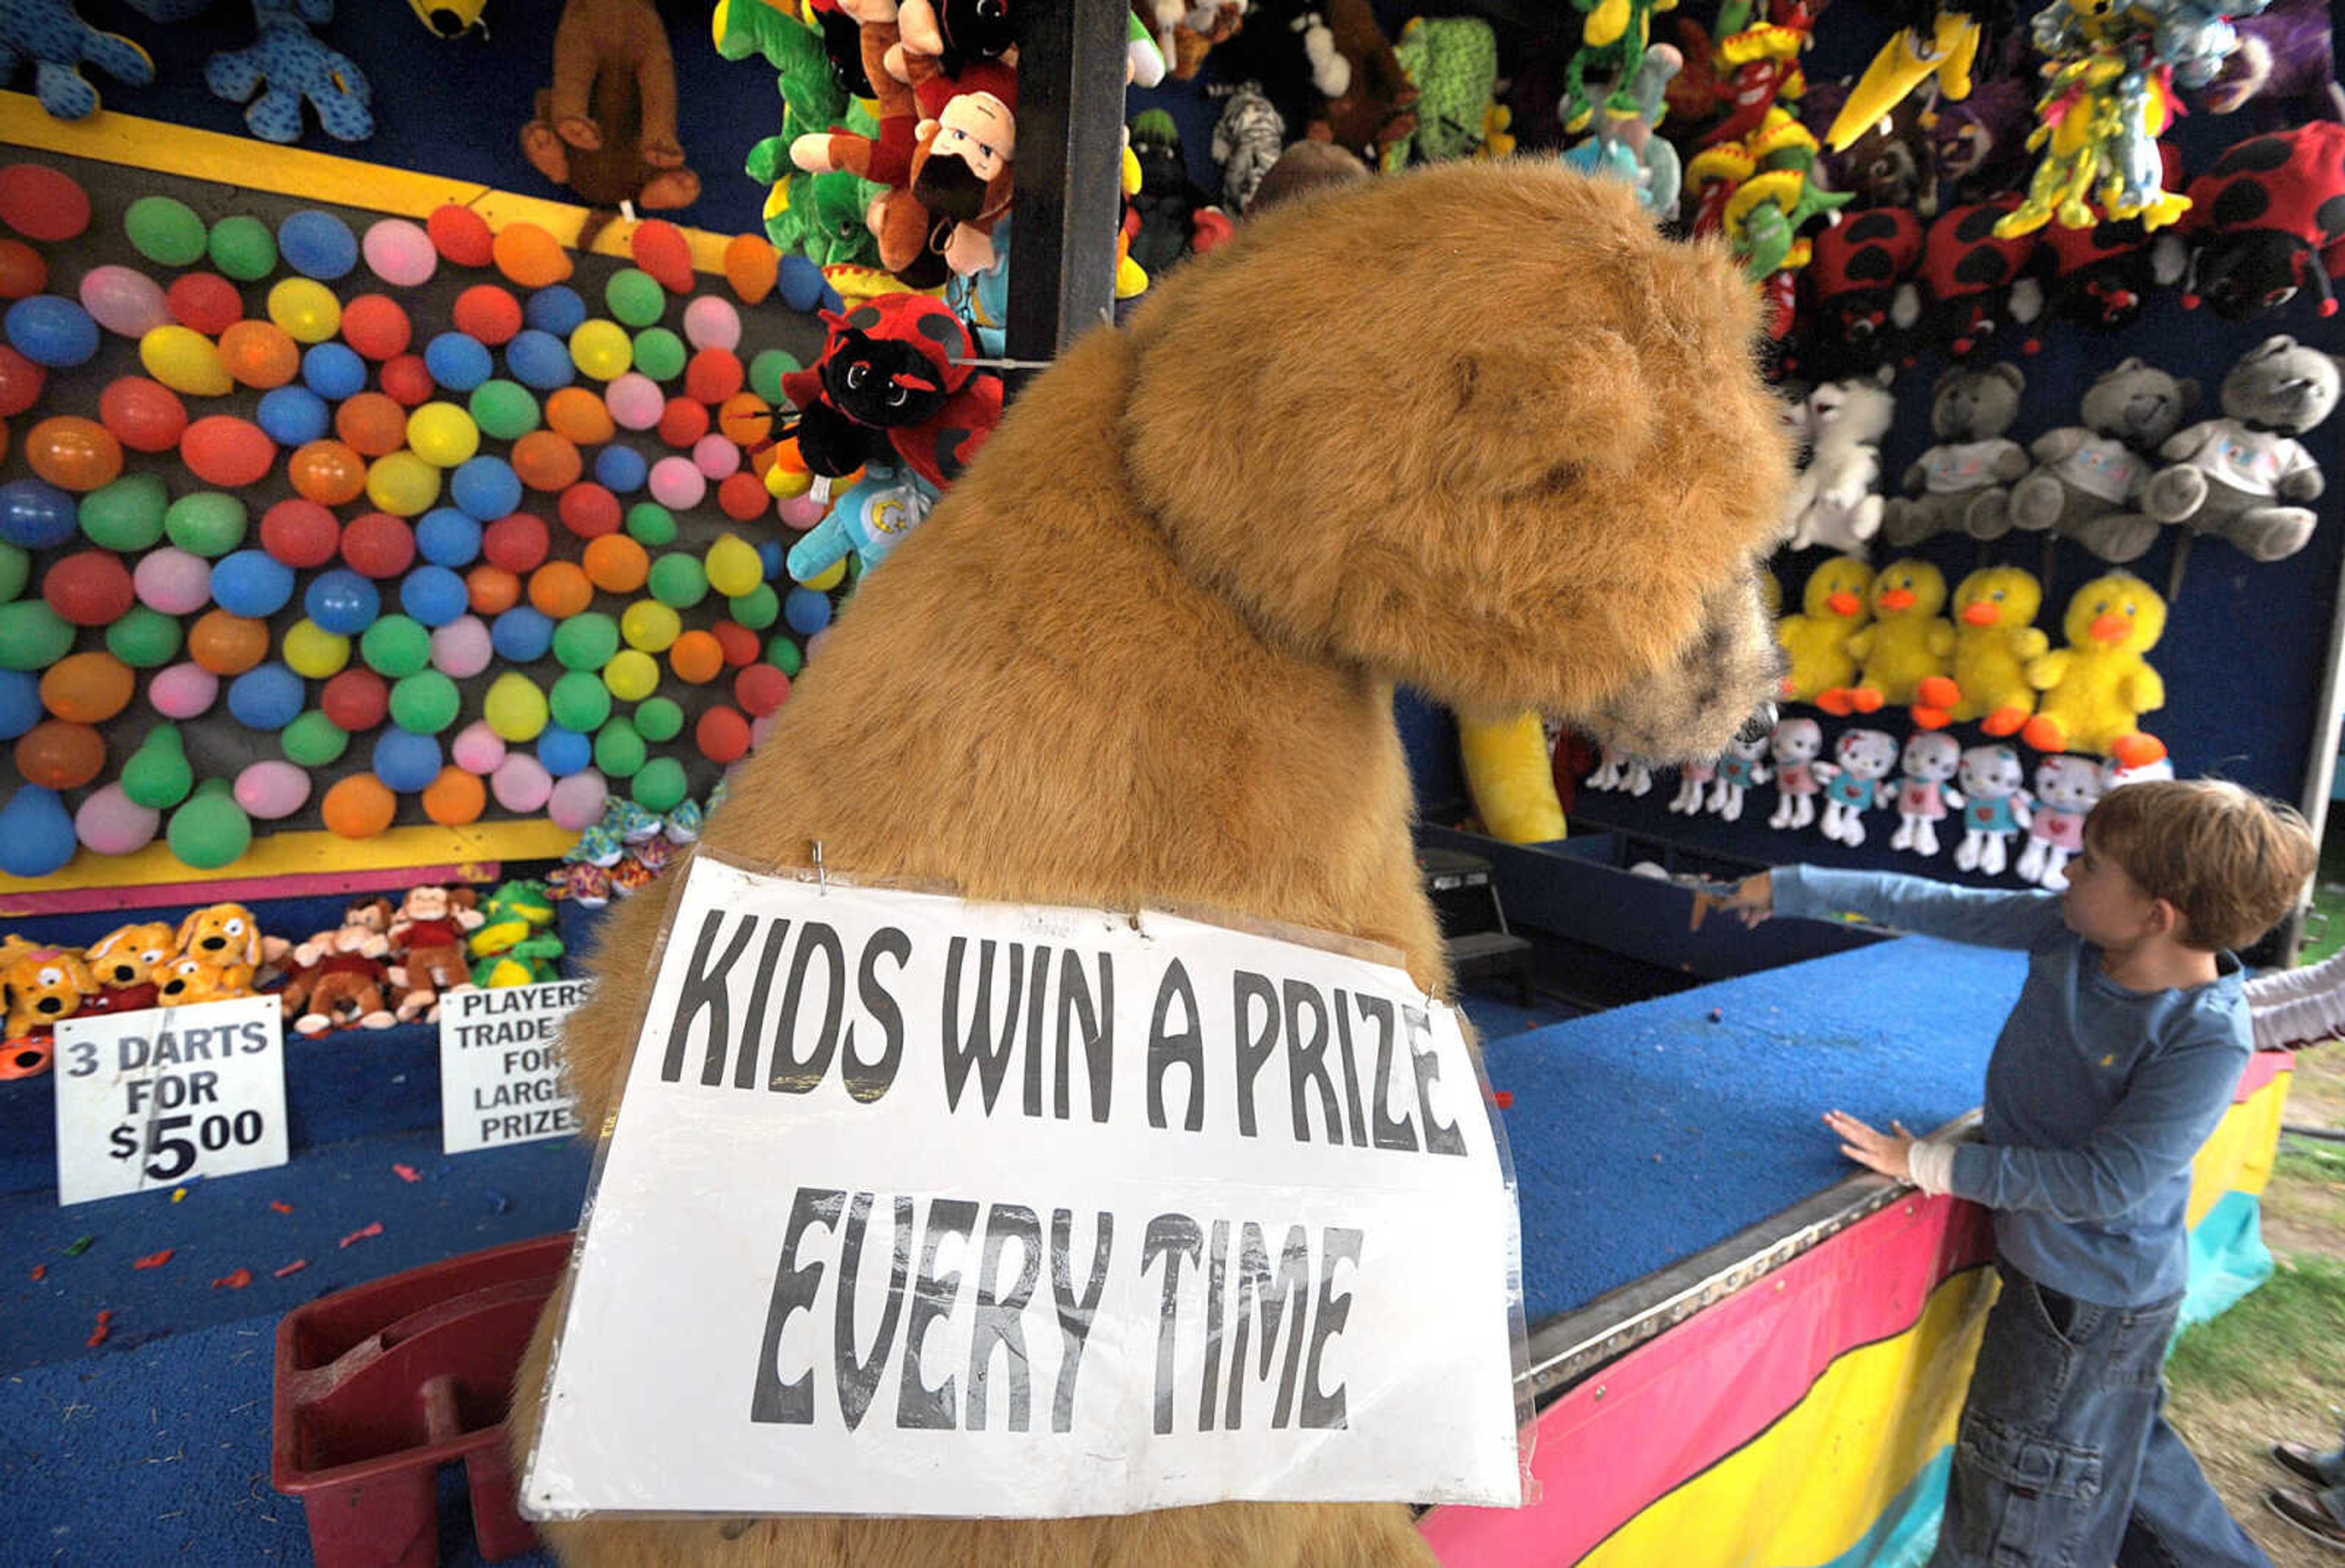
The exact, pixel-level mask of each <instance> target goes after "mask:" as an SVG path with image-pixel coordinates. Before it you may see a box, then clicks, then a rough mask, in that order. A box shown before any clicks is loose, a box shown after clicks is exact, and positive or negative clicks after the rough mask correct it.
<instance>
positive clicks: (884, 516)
mask: <svg viewBox="0 0 2345 1568" xmlns="http://www.w3.org/2000/svg"><path fill="white" fill-rule="evenodd" d="M936 504H937V495H936V492H935V491H932V490H930V489H929V487H928V486H926V485H924V484H922V483H921V482H919V480H917V479H915V478H914V477H913V476H912V475H910V474H909V473H906V472H903V471H901V470H898V468H897V467H896V466H895V465H894V464H892V463H883V462H879V461H877V460H873V461H871V462H868V463H866V464H865V465H864V477H863V478H862V479H860V480H858V481H856V482H855V484H854V485H853V486H851V487H850V488H849V489H848V491H847V492H846V493H845V494H844V495H839V496H835V497H833V498H832V500H831V503H830V511H828V512H827V513H825V514H824V516H823V520H822V521H820V522H818V523H817V524H815V525H814V527H812V528H811V529H809V530H807V532H806V535H805V536H804V537H803V538H801V539H800V540H799V541H797V543H796V544H793V545H791V546H790V552H789V554H788V556H787V558H786V561H785V570H787V572H789V575H790V581H791V582H814V581H815V580H816V579H817V578H818V577H820V576H821V575H822V574H823V573H824V572H827V571H829V570H830V569H831V568H832V567H833V566H835V565H837V563H838V562H839V561H844V560H846V559H847V558H848V556H850V555H851V556H853V557H854V558H855V561H856V565H857V567H858V570H859V572H860V573H861V575H863V576H867V577H868V576H869V575H870V574H871V572H873V571H874V570H875V569H877V568H878V565H879V563H880V562H881V561H885V560H887V559H888V556H889V555H890V554H892V553H894V551H895V549H896V547H897V546H898V545H899V544H901V543H903V542H904V541H905V540H906V539H907V538H908V537H909V536H910V534H911V531H913V530H914V529H916V528H918V527H919V526H920V524H921V523H923V522H926V521H928V518H929V511H932V510H933V509H934V508H935V506H936Z"/></svg>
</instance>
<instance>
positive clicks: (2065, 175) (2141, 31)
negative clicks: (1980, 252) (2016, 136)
mask: <svg viewBox="0 0 2345 1568" xmlns="http://www.w3.org/2000/svg"><path fill="white" fill-rule="evenodd" d="M2196 9H2197V7H2195V6H2191V5H2177V6H2171V7H2167V8H2165V14H2164V15H2163V16H2161V15H2159V14H2158V13H2154V12H2150V11H2148V10H2147V9H2146V8H2142V7H2119V6H2117V5H2111V4H2109V0H2054V3H2053V4H2052V5H2047V6H2046V7H2045V8H2044V9H2043V10H2042V11H2039V12H2038V13H2036V15H2035V22H2034V24H2033V26H2034V31H2035V47H2036V49H2037V51H2038V52H2039V53H2041V54H2042V55H2043V56H2045V64H2044V69H2043V75H2044V80H2045V87H2044V92H2043V95H2042V96H2040V97H2038V98H2037V99H2036V103H2035V113H2036V118H2037V119H2038V120H2039V121H2041V122H2042V123H2041V124H2040V125H2038V126H2037V127H2036V129H2035V134H2034V135H2033V136H2031V137H2028V146H2029V147H2035V148H2038V149H2040V154H2039V159H2038V162H2037V163H2036V166H2035V177H2034V178H2033V179H2031V180H2030V181H2029V183H2028V187H2027V199H2026V200H2025V202H2023V203H2022V204H2021V205H2020V207H2018V208H2017V209H2016V210H2015V211H2014V212H2012V213H2011V214H2009V215H2008V216H2006V217H2004V218H2003V219H2002V220H2001V222H2000V223H1998V224H1997V226H1996V229H1995V232H1996V233H1997V234H1999V235H2002V236H2003V237H2005V238H2012V237H2014V236H2016V235H2021V234H2028V233H2032V232H2034V231H2035V230H2036V229H2038V228H2043V227H2044V226H2045V225H2046V223H2049V222H2051V221H2053V220H2054V219H2055V218H2057V219H2058V220H2059V222H2061V223H2062V224H2063V225H2065V226H2066V227H2067V228H2091V227H2092V226H2093V225H2094V224H2095V223H2096V222H2099V221H2100V220H2101V219H2103V218H2128V217H2138V218H2140V219H2141V221H2142V225H2143V227H2145V228H2153V229H2155V228H2164V227H2165V226H2166V225H2167V224H2169V223H2172V222H2174V221H2176V220H2177V219H2178V218H2179V217H2181V216H2182V215H2183V214H2184V213H2185V212H2187V211H2188V210H2189V209H2190V205H2191V204H2190V200H2189V198H2188V197H2184V196H2181V195H2178V194H2177V193H2176V192H2173V191H2170V190H2167V188H2166V185H2165V177H2166V163H2165V158H2164V157H2163V156H2162V155H2161V153H2160V152H2159V150H2158V147H2157V138H2158V137H2160V136H2161V135H2163V134H2164V133H2165V131H2166V127H2167V125H2168V124H2170V123H2171V122H2172V120H2173V118H2174V116H2175V113H2176V110H2177V106H2176V104H2175V101H2174V86H2175V82H2176V79H2177V70H2178V67H2179V68H2180V70H2181V71H2182V73H2183V75H2182V77H2181V79H2182V80H2183V81H2184V82H2185V83H2186V84H2187V83H2188V82H2189V81H2190V80H2191V79H2192V77H2193V76H2194V75H2195V73H2196V72H2197V71H2198V69H2199V68H2200V66H2201V64H2202V63H2203V68H2204V70H2205V73H2206V75H2205V76H2198V77H2197V79H2198V81H2201V82H2203V81H2205V80H2208V78H2211V77H2212V76H2213V75H2214V72H2215V70H2216V68H2217V67H2218V66H2219V65H2220V64H2221V59H2220V54H2219V53H2215V54H2214V56H2213V57H2212V58H2211V59H2210V58H2208V57H2207V56H2208V54H2209V52H2213V51H2218V50H2219V51H2224V52H2227V49H2228V46H2227V45H2225V44H2223V43H2221V42H2218V30H2219V33H2220V34H2221V35H2224V36H2228V27H2226V25H2224V24H2223V23H2222V21H2221V20H2220V18H2219V17H2217V18H2212V19H2211V20H2209V21H2208V22H2207V23H2206V24H2205V25H2200V26H2197V27H2191V26H2188V25H2185V24H2184V23H2183V22H2182V21H2181V15H2182V14H2183V13H2185V12H2188V11H2194V10H2196Z"/></svg>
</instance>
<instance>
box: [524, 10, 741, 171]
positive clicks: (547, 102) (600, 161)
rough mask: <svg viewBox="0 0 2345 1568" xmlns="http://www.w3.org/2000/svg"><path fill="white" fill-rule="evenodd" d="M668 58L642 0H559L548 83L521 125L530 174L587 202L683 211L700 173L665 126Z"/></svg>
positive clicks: (671, 85)
mask: <svg viewBox="0 0 2345 1568" xmlns="http://www.w3.org/2000/svg"><path fill="white" fill-rule="evenodd" d="M675 107H676V98H675V56H674V55H673V54H672V53H671V52H670V51H669V48H668V42H667V28H666V27H665V25H663V24H662V23H661V21H660V16H659V12H658V10H657V9H656V8H655V6H654V5H652V3H651V0H563V7H562V21H561V23H560V25H558V26H556V27H555V28H554V32H553V86H551V87H548V88H544V89H543V90H541V91H540V92H539V93H538V95H537V108H536V117H535V118H533V119H532V120H531V121H530V123H529V124H528V125H526V126H523V127H522V133H521V145H522V151H523V154H524V155H525V156H526V157H528V158H529V161H530V163H531V165H532V167H534V168H535V169H536V170H537V172H538V173H540V174H542V175H543V176H544V177H546V178H548V179H550V180H552V181H553V183H554V184H556V185H566V186H568V187H570V188H571V189H573V190H574V191H576V192H577V193H578V194H579V195H580V196H583V197H585V198H586V200H587V201H588V202H589V203H590V204H592V205H594V206H595V207H616V206H618V205H619V204H620V203H621V202H626V201H632V202H634V204H635V205H636V206H637V207H645V208H669V207H689V206H691V205H692V204H693V203H694V202H695V201H697V200H698V199H699V198H700V177H699V176H698V175H696V174H695V173H694V172H693V171H692V170H691V169H690V168H689V167H686V166H685V157H684V145H683V143H681V142H679V141H678V140H677V139H676V131H675Z"/></svg>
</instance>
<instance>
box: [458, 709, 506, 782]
mask: <svg viewBox="0 0 2345 1568" xmlns="http://www.w3.org/2000/svg"><path fill="white" fill-rule="evenodd" d="M448 756H449V760H450V761H452V762H453V763H454V764H456V765H457V766H458V767H460V768H462V769H463V770H464V771H465V772H466V773H472V774H483V775H485V774H492V773H494V772H496V770H497V764H499V763H501V762H503V761H504V760H505V743H504V737H503V736H502V735H500V734H498V733H497V732H496V731H495V730H494V729H492V728H491V727H490V724H489V722H488V720H486V719H474V720H473V721H472V723H469V724H466V725H465V726H464V727H463V728H462V730H460V731H458V732H457V733H456V738H455V739H454V740H453V741H452V742H450V743H449V745H448Z"/></svg>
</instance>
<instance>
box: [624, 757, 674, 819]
mask: <svg viewBox="0 0 2345 1568" xmlns="http://www.w3.org/2000/svg"><path fill="white" fill-rule="evenodd" d="M687 782H688V781H686V779H685V776H684V764H682V763H680V762H678V761H676V760H675V758H674V757H654V758H652V760H651V761H649V762H647V763H645V764H644V765H643V766H642V767H641V768H640V769H638V770H637V771H636V773H635V783H634V789H633V790H632V791H631V792H629V793H631V794H634V797H635V804H637V805H639V806H642V807H643V808H644V809H645V811H674V810H675V808H676V807H677V806H679V805H681V804H684V792H685V784H686V783H687Z"/></svg>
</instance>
